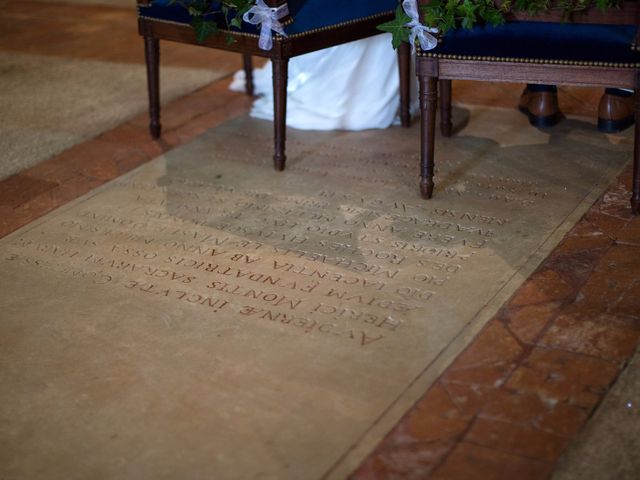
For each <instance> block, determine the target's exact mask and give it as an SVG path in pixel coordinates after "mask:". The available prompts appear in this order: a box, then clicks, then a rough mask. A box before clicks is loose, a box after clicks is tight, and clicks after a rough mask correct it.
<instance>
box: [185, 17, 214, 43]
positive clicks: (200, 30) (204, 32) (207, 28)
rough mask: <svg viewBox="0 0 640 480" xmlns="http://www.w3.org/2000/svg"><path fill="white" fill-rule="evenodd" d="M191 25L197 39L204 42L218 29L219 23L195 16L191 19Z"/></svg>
mask: <svg viewBox="0 0 640 480" xmlns="http://www.w3.org/2000/svg"><path fill="white" fill-rule="evenodd" d="M191 26H192V27H193V30H194V31H195V33H196V39H197V40H198V42H199V43H202V42H204V41H205V40H206V38H207V37H208V36H209V35H211V34H212V33H215V32H217V31H218V24H217V23H216V22H214V21H211V20H205V19H204V18H203V17H194V18H193V19H192V20H191Z"/></svg>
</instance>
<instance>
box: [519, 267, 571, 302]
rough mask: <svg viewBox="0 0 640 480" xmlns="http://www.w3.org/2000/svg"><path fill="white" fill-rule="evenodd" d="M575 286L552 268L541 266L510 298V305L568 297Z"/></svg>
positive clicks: (565, 298) (553, 300) (552, 300)
mask: <svg viewBox="0 0 640 480" xmlns="http://www.w3.org/2000/svg"><path fill="white" fill-rule="evenodd" d="M574 293H575V288H574V287H572V286H571V285H569V284H567V282H565V281H564V280H563V279H562V278H561V277H560V275H559V274H558V273H557V272H555V271H554V270H551V269H548V268H543V269H541V270H538V271H537V272H535V273H534V274H533V275H532V276H531V277H529V279H528V280H527V282H526V283H525V284H524V285H523V286H522V287H520V289H519V290H518V291H517V292H516V293H515V295H514V296H513V297H512V298H511V301H510V305H512V306H523V305H534V304H538V303H548V302H556V301H563V300H567V299H569V298H570V297H571V296H572V295H573V294H574Z"/></svg>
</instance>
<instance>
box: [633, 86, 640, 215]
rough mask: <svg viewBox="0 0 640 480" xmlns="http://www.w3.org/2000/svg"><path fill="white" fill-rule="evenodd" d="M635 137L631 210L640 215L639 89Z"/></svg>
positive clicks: (636, 93)
mask: <svg viewBox="0 0 640 480" xmlns="http://www.w3.org/2000/svg"><path fill="white" fill-rule="evenodd" d="M635 110H636V111H635V117H636V124H635V139H634V145H633V180H632V184H631V185H632V187H631V212H632V213H633V214H634V215H640V90H636V91H635Z"/></svg>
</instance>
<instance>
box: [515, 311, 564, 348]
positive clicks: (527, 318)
mask: <svg viewBox="0 0 640 480" xmlns="http://www.w3.org/2000/svg"><path fill="white" fill-rule="evenodd" d="M561 305H562V303H561V302H549V303H538V304H534V305H525V306H523V307H513V308H510V309H508V310H507V313H506V318H507V319H506V321H505V323H506V325H507V327H508V328H509V330H510V331H511V332H512V333H513V334H514V335H515V337H516V338H517V339H518V340H520V341H521V342H523V343H527V344H532V343H534V342H535V340H536V339H537V338H538V336H540V334H541V332H542V330H543V329H544V328H545V327H546V326H547V324H548V323H549V322H550V321H551V319H552V318H553V317H554V316H555V315H556V314H557V313H558V311H559V310H560V306H561Z"/></svg>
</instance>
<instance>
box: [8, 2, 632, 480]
mask: <svg viewBox="0 0 640 480" xmlns="http://www.w3.org/2000/svg"><path fill="white" fill-rule="evenodd" d="M0 7H2V8H1V9H0V11H1V12H2V13H1V14H0V32H2V33H0V38H1V39H2V41H0V50H8V51H20V52H29V53H38V54H44V55H56V56H62V57H66V58H92V59H106V60H117V61H131V62H141V61H142V48H141V42H140V41H139V39H138V38H137V33H136V30H135V17H134V15H133V13H132V10H125V9H115V8H107V7H100V6H83V7H78V6H77V5H76V6H70V5H68V4H57V3H55V2H51V3H50V4H43V3H37V4H34V3H33V2H28V1H22V2H9V1H0ZM114 31H118V32H119V33H118V35H113V32H114ZM163 53H164V55H163V59H164V61H165V62H166V63H168V64H175V65H183V66H198V65H201V62H203V61H205V60H203V59H204V58H205V57H203V55H209V56H210V57H207V58H208V60H207V61H212V62H214V61H219V62H231V61H233V62H238V59H237V56H229V55H227V54H219V53H216V52H209V51H205V52H204V53H203V51H202V50H201V49H193V48H191V49H189V48H186V47H184V46H180V45H171V46H168V47H167V48H166V49H165V50H164V52H163ZM227 84H228V79H223V80H221V81H218V82H216V83H213V84H211V85H209V86H207V87H205V88H203V89H201V90H199V91H197V92H195V93H193V94H191V95H189V96H187V97H184V98H182V99H180V100H178V101H176V102H174V103H172V104H170V105H168V106H167V107H166V108H165V109H164V110H163V124H164V134H163V138H162V140H160V141H153V140H151V139H150V138H149V136H148V134H147V126H146V124H147V118H146V115H140V116H139V117H137V118H135V119H133V120H131V121H129V122H127V123H125V124H123V125H120V126H119V127H117V128H115V129H114V130H112V131H109V132H106V133H104V134H102V135H100V136H99V137H97V138H95V139H93V140H90V141H88V142H85V143H83V144H80V145H77V146H75V147H73V148H71V149H69V150H67V151H65V152H63V153H62V154H61V155H59V156H57V157H55V158H52V159H50V160H48V161H46V162H43V163H41V164H40V165H37V166H35V167H33V168H31V169H29V170H27V171H24V172H22V173H21V174H19V175H15V176H13V177H10V178H8V179H6V180H4V181H2V182H0V219H1V220H0V236H4V235H6V234H8V233H9V232H11V231H13V230H15V229H17V228H19V227H20V226H22V225H25V224H27V223H29V222H31V221H32V220H34V219H36V218H38V217H40V216H42V215H44V214H46V213H47V212H49V211H51V210H53V209H54V208H56V207H59V206H61V205H63V204H65V203H66V202H69V201H70V200H73V199H74V198H77V197H78V196H80V195H82V194H84V193H86V192H88V191H89V190H91V189H93V188H95V187H97V186H99V185H101V184H103V183H105V182H107V181H109V180H111V179H113V178H116V177H118V176H119V175H122V174H123V173H125V172H127V171H129V170H131V169H133V168H135V167H137V166H139V165H141V164H143V163H145V162H147V161H149V160H151V159H152V158H154V157H155V156H157V155H159V154H161V153H162V152H165V151H167V150H169V149H171V148H174V147H175V146H177V145H180V144H183V143H185V142H188V141H190V140H191V139H193V138H195V137H196V136H198V135H199V134H200V133H202V132H204V131H205V130H207V129H209V128H212V127H215V126H216V125H218V124H220V123H222V122H224V121H226V120H228V119H230V118H233V117H235V116H237V115H241V114H244V113H246V112H247V111H248V109H249V107H250V104H251V100H250V99H248V98H246V97H245V96H243V95H239V94H234V93H230V92H229V91H228V90H227ZM521 88H522V87H521V86H519V85H502V84H482V85H481V86H478V84H473V85H472V84H469V83H466V82H458V83H457V84H455V86H454V89H455V97H454V98H455V100H456V101H458V102H464V103H471V104H488V105H497V106H505V107H509V108H511V107H514V106H515V105H516V103H517V99H518V96H519V93H520V89H521ZM600 93H601V92H599V91H597V90H592V89H578V88H575V89H574V88H571V89H561V92H560V98H561V108H562V109H563V110H564V111H565V112H566V113H568V114H580V115H589V116H592V117H595V112H596V105H597V100H598V97H599V95H600ZM629 182H630V169H627V170H626V171H625V172H624V173H623V174H622V175H621V176H620V177H619V178H618V179H617V180H616V181H615V182H614V183H613V185H611V186H610V188H609V189H608V191H607V192H606V193H605V194H604V195H603V196H602V197H601V198H600V199H599V200H598V201H597V202H596V203H595V204H594V205H593V207H592V208H591V209H590V210H589V212H588V213H587V214H585V216H584V217H583V218H582V219H581V220H580V221H579V222H578V224H577V225H576V226H575V227H574V228H573V229H572V230H571V231H570V232H569V233H568V234H567V236H566V237H565V238H564V240H563V241H562V243H561V244H560V245H559V246H558V247H557V248H556V249H555V250H554V251H553V252H552V253H551V255H550V256H549V257H548V258H547V259H546V260H545V261H544V262H543V264H542V265H541V266H540V267H539V268H538V270H537V271H536V272H535V273H534V274H533V275H532V276H531V277H530V278H529V279H528V280H527V281H526V282H525V283H524V284H523V286H522V287H521V288H520V289H519V290H518V291H517V292H516V293H515V294H514V296H513V297H512V298H511V299H510V300H509V301H508V302H507V303H506V304H505V305H504V306H503V308H502V309H501V310H500V311H499V312H498V313H497V314H496V315H495V317H494V318H493V319H492V320H491V321H490V322H489V323H488V324H487V325H486V327H485V328H484V329H483V330H482V331H481V332H480V333H479V334H478V336H477V337H476V338H475V339H474V340H473V342H472V343H471V344H470V345H469V347H468V348H467V349H466V350H465V351H464V352H463V353H462V354H461V355H460V356H459V357H458V358H457V359H456V360H455V361H454V362H453V364H452V365H451V366H450V367H449V368H447V369H446V371H445V372H444V373H443V374H442V375H441V376H440V378H439V379H438V381H437V382H436V383H435V384H434V385H433V387H432V388H431V389H429V391H428V392H426V393H425V395H424V396H423V397H422V398H421V399H420V401H418V402H417V403H416V404H415V406H414V407H413V408H412V409H411V410H410V411H409V412H407V414H406V415H405V416H404V418H403V419H402V420H401V421H400V422H399V424H398V425H397V426H396V427H395V428H394V429H393V430H392V431H391V432H390V433H389V434H388V435H387V437H386V438H385V439H384V441H383V442H382V443H381V444H380V445H379V446H378V448H377V449H376V450H375V451H374V452H373V453H372V454H371V455H370V456H369V457H368V458H367V459H366V460H365V461H364V462H363V463H362V465H361V466H360V467H359V468H358V470H357V471H356V472H355V473H354V474H353V475H352V478H354V479H358V480H360V479H372V478H385V479H391V478H401V479H418V478H420V479H427V478H428V479H447V480H456V479H464V480H469V479H474V480H484V479H505V480H506V479H515V478H518V479H521V480H526V479H544V478H548V476H549V475H550V473H551V472H552V471H553V469H554V466H555V464H556V462H557V460H558V458H559V456H560V455H561V454H562V452H563V451H564V450H565V449H566V448H567V445H568V444H569V443H570V442H571V440H572V438H574V437H575V436H576V435H577V434H578V433H579V432H580V430H581V429H582V428H583V426H584V425H585V423H586V422H587V420H588V419H589V416H590V415H591V414H592V413H593V411H594V409H595V408H596V407H597V405H598V404H599V403H600V402H601V401H602V399H603V397H604V396H605V395H606V393H607V392H608V390H609V388H610V387H611V385H612V382H614V381H615V379H616V378H617V376H618V375H619V373H620V372H621V370H622V369H623V368H624V366H625V364H626V362H627V361H628V360H629V358H630V356H631V355H632V353H633V351H634V349H635V348H636V346H637V345H638V342H639V338H640V218H632V217H631V215H630V212H629V205H628V198H629V195H630V193H629Z"/></svg>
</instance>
